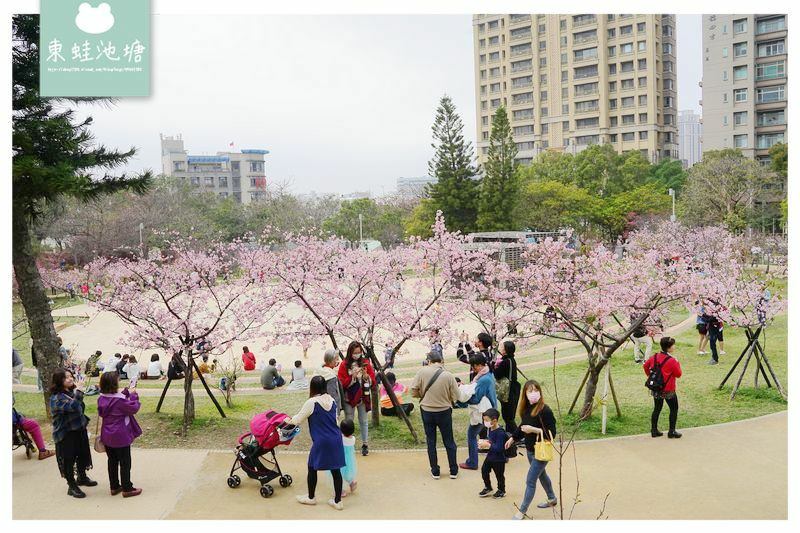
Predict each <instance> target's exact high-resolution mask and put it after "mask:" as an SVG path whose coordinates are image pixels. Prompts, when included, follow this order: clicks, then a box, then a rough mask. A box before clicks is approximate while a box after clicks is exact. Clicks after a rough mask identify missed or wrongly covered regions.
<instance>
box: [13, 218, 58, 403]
mask: <svg viewBox="0 0 800 533" xmlns="http://www.w3.org/2000/svg"><path fill="white" fill-rule="evenodd" d="M11 218H12V222H11V227H12V244H11V249H12V263H13V265H14V276H15V278H16V281H17V292H18V294H19V299H20V302H22V307H23V308H24V309H25V316H26V317H27V320H28V330H29V331H30V335H31V340H32V341H33V349H34V351H35V352H36V359H37V361H36V362H37V368H38V370H39V372H40V374H41V376H42V388H43V389H44V392H43V396H44V405H45V410H46V412H47V416H48V418H49V417H50V394H49V393H48V392H47V388H48V385H49V383H50V376H52V375H53V372H54V371H55V370H56V368H58V366H59V365H60V359H59V357H58V348H59V343H58V335H57V334H56V328H55V326H54V325H53V315H52V313H51V311H50V304H49V303H48V297H47V292H46V290H45V288H44V284H43V283H42V278H41V276H40V275H39V269H38V268H37V266H36V257H35V255H34V252H33V247H32V246H31V231H30V226H29V224H28V219H27V218H26V216H25V214H24V212H23V210H22V209H21V208H18V207H17V206H14V213H13V216H12V217H11Z"/></svg>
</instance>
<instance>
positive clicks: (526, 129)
mask: <svg viewBox="0 0 800 533" xmlns="http://www.w3.org/2000/svg"><path fill="white" fill-rule="evenodd" d="M532 134H533V125H532V124H529V125H527V126H515V127H514V135H532Z"/></svg>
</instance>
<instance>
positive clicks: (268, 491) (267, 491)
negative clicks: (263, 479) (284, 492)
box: [261, 485, 275, 498]
mask: <svg viewBox="0 0 800 533" xmlns="http://www.w3.org/2000/svg"><path fill="white" fill-rule="evenodd" d="M274 493H275V489H273V488H272V486H271V485H264V486H263V487H261V496H262V497H264V498H269V497H270V496H272V495H273V494H274Z"/></svg>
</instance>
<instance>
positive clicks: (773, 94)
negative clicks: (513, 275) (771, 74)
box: [756, 85, 786, 104]
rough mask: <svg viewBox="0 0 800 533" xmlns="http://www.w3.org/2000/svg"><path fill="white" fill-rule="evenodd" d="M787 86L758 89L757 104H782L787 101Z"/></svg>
mask: <svg viewBox="0 0 800 533" xmlns="http://www.w3.org/2000/svg"><path fill="white" fill-rule="evenodd" d="M785 90H786V86H785V85H775V86H773V87H761V88H759V89H756V103H757V104H767V103H769V102H780V101H781V100H784V99H785Z"/></svg>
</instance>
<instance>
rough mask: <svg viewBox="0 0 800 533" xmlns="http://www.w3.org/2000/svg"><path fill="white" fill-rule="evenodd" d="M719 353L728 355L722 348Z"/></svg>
mask: <svg viewBox="0 0 800 533" xmlns="http://www.w3.org/2000/svg"><path fill="white" fill-rule="evenodd" d="M719 354H720V355H728V354H727V352H726V351H725V350H722V351H721V352H719Z"/></svg>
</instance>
